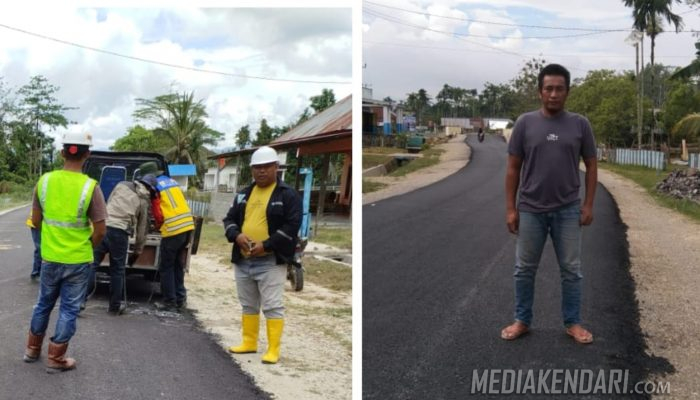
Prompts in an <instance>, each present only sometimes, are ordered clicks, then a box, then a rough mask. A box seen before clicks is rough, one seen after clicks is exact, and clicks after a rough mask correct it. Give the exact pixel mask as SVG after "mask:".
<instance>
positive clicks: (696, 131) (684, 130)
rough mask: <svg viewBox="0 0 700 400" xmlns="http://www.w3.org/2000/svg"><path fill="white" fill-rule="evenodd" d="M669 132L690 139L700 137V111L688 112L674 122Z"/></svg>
mask: <svg viewBox="0 0 700 400" xmlns="http://www.w3.org/2000/svg"><path fill="white" fill-rule="evenodd" d="M671 133H672V134H673V135H674V136H678V137H679V138H681V139H686V140H692V139H694V138H699V137H700V113H692V114H688V115H686V116H685V117H683V118H681V120H680V121H678V122H676V125H674V126H673V129H672V130H671Z"/></svg>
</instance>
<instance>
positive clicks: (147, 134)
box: [109, 125, 168, 153]
mask: <svg viewBox="0 0 700 400" xmlns="http://www.w3.org/2000/svg"><path fill="white" fill-rule="evenodd" d="M167 146H168V145H167V143H165V141H164V140H163V138H162V137H161V138H158V137H156V135H154V134H153V132H152V131H150V130H148V129H146V128H144V127H143V126H141V125H135V126H132V127H131V128H129V129H128V131H127V134H126V136H122V137H120V138H119V139H117V140H116V141H115V142H114V144H113V145H112V147H110V148H109V149H110V150H113V151H151V152H157V153H160V152H163V151H164V150H165V149H166V148H167Z"/></svg>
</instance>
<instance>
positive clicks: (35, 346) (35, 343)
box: [24, 330, 44, 362]
mask: <svg viewBox="0 0 700 400" xmlns="http://www.w3.org/2000/svg"><path fill="white" fill-rule="evenodd" d="M43 343H44V335H35V334H33V333H32V331H31V330H30V331H29V336H28V337H27V349H26V350H25V351H24V362H34V361H36V360H38V359H39V355H40V354H41V345H42V344H43Z"/></svg>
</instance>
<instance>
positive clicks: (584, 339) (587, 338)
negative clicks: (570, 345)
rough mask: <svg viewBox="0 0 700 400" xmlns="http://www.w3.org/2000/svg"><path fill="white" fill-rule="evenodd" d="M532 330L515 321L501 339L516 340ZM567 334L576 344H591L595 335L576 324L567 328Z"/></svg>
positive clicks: (502, 334)
mask: <svg viewBox="0 0 700 400" xmlns="http://www.w3.org/2000/svg"><path fill="white" fill-rule="evenodd" d="M529 331H530V329H529V328H528V326H527V325H525V324H524V323H522V322H520V321H515V322H513V323H512V324H510V325H508V326H506V327H505V328H503V330H502V331H501V339H504V340H515V339H517V338H519V337H521V336H522V335H524V334H526V333H528V332H529ZM566 334H567V335H569V336H571V337H572V338H573V339H574V341H575V342H576V343H579V344H589V343H592V342H593V335H592V334H591V333H590V332H588V331H587V330H586V329H585V328H584V327H582V326H581V325H579V324H574V325H571V326H569V327H568V328H566Z"/></svg>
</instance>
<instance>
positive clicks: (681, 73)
mask: <svg viewBox="0 0 700 400" xmlns="http://www.w3.org/2000/svg"><path fill="white" fill-rule="evenodd" d="M695 48H696V49H697V51H696V52H695V60H693V61H692V62H691V63H690V64H688V65H686V66H685V67H683V68H681V69H679V70H678V71H676V72H674V73H673V75H671V79H690V78H692V77H694V76H700V40H699V41H697V42H695Z"/></svg>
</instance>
